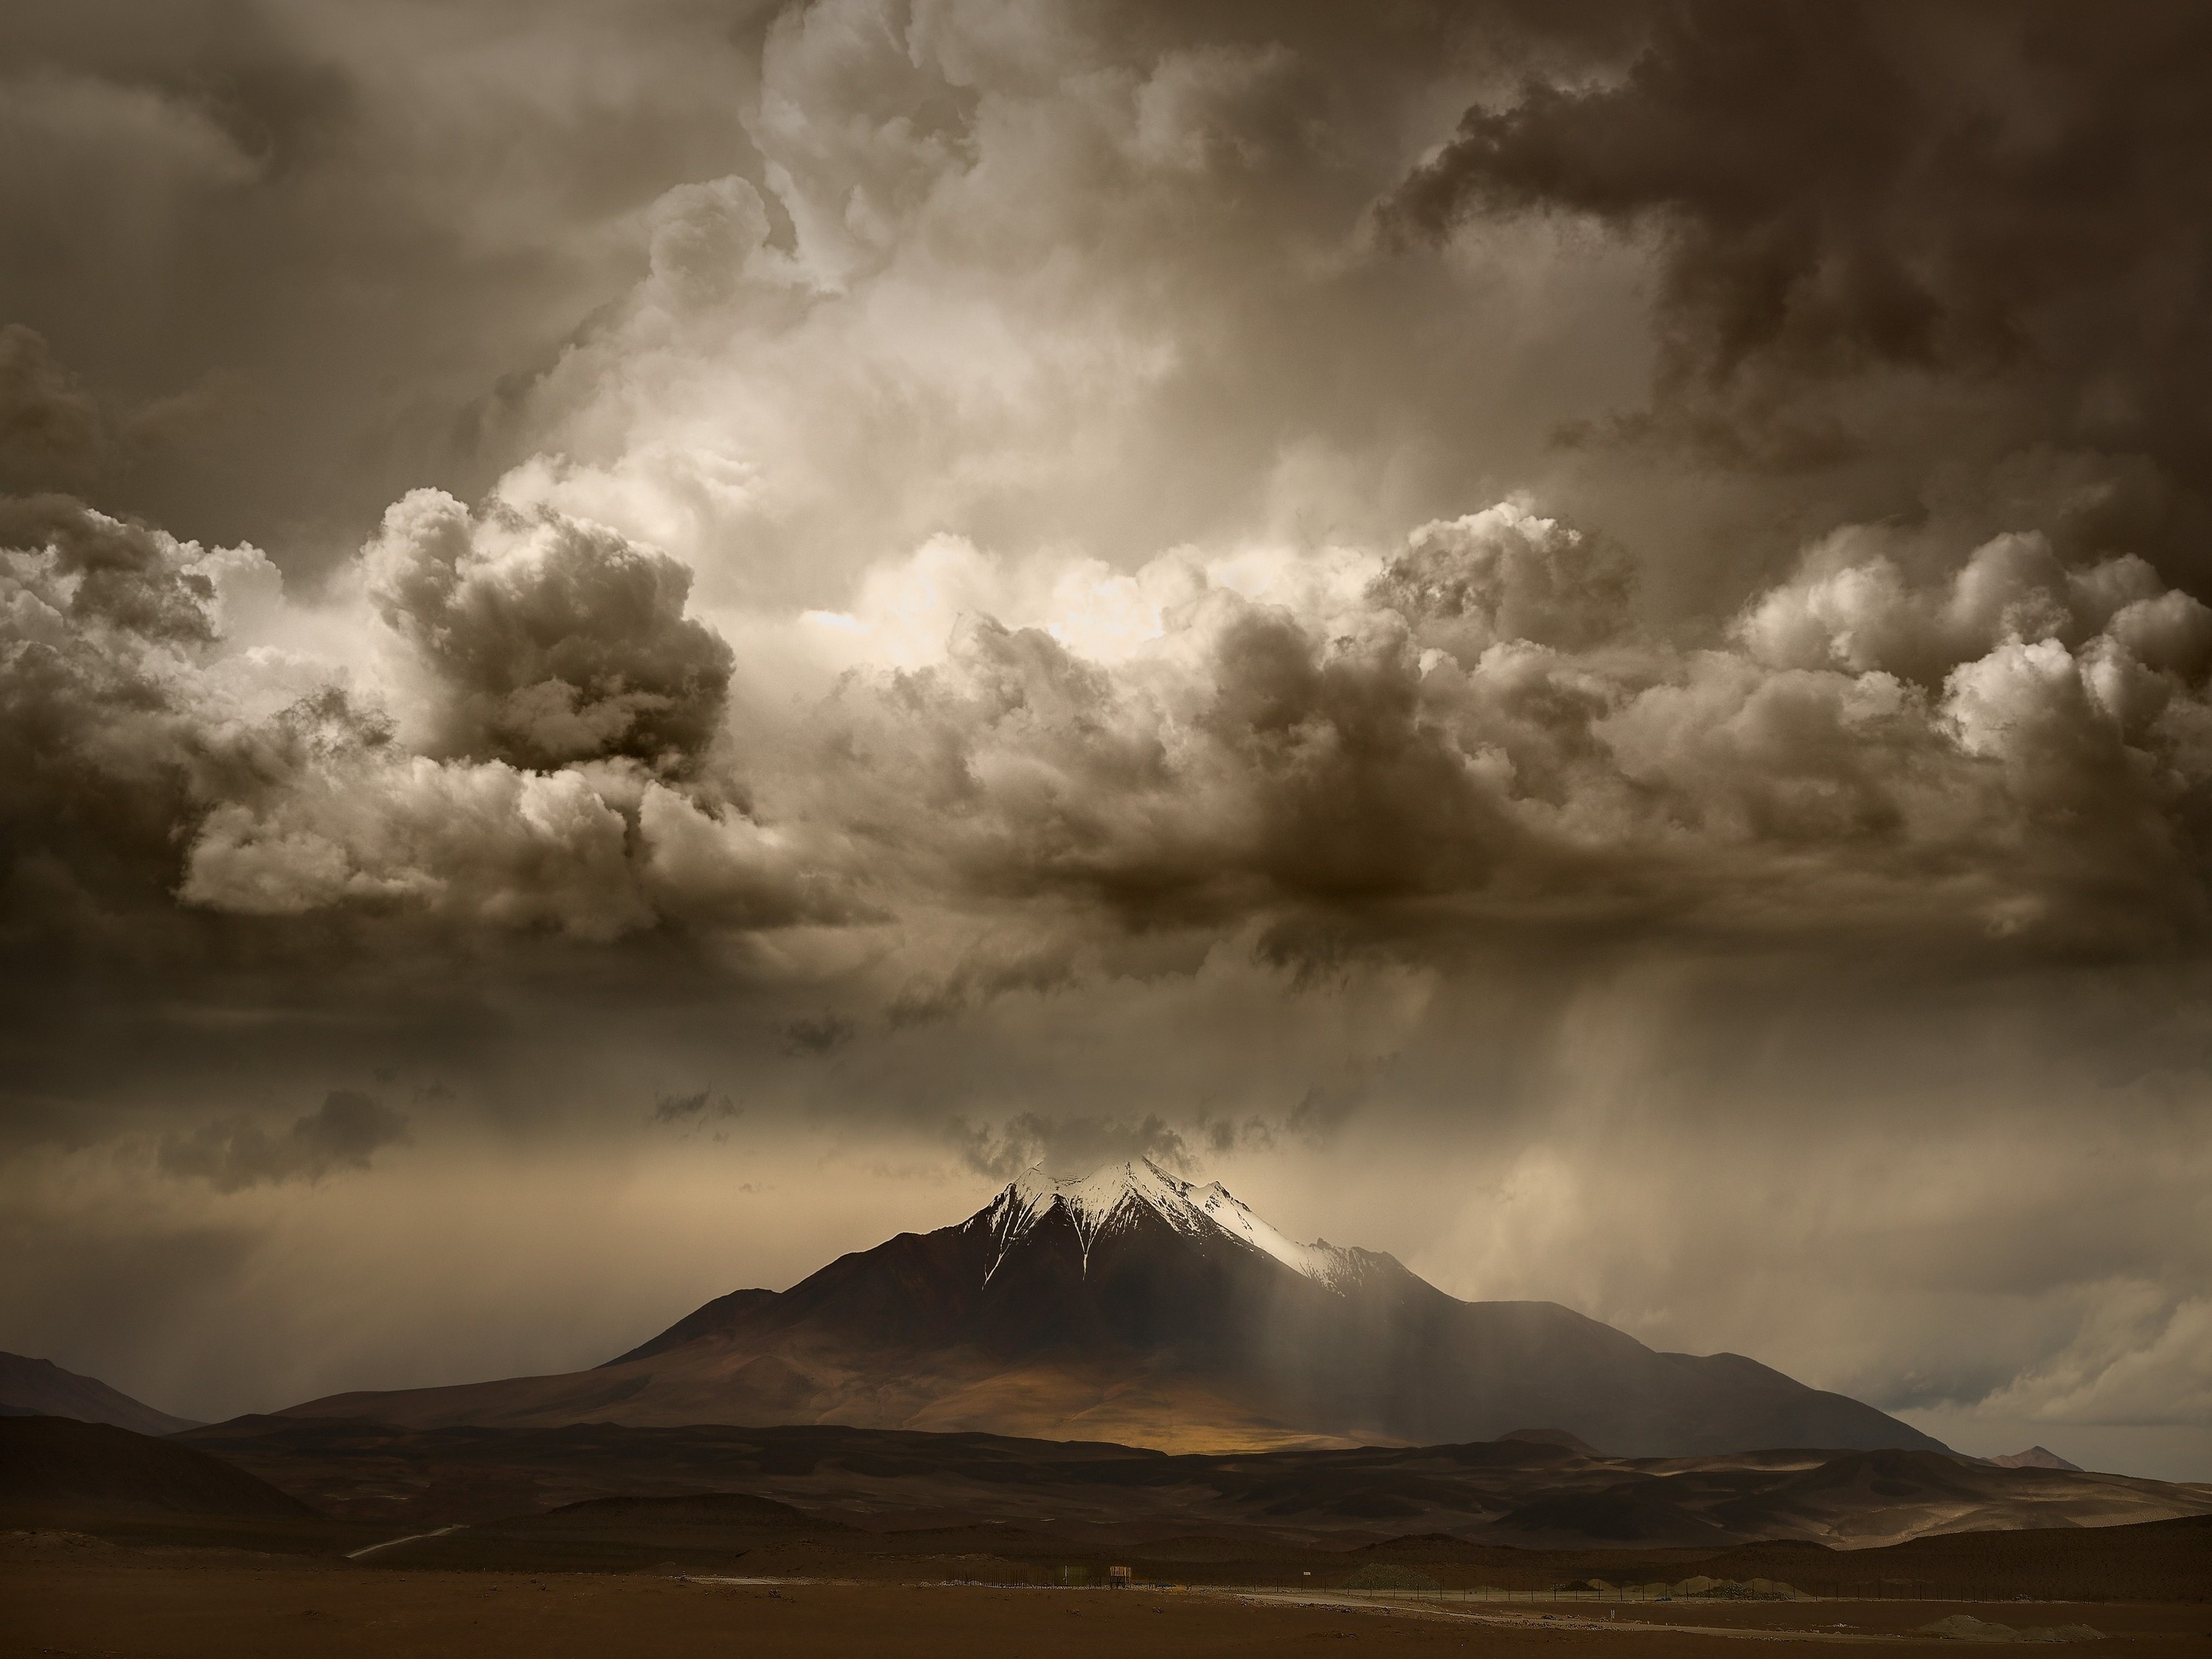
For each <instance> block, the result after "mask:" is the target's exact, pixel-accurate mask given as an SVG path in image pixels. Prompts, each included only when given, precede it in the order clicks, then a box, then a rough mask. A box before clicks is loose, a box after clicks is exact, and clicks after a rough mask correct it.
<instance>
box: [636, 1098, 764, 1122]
mask: <svg viewBox="0 0 2212 1659" xmlns="http://www.w3.org/2000/svg"><path fill="white" fill-rule="evenodd" d="M742 1110H743V1108H741V1107H740V1106H738V1104H737V1103H736V1102H734V1101H732V1099H731V1098H730V1097H728V1096H727V1095H716V1094H715V1093H714V1091H711V1090H708V1089H700V1090H696V1091H694V1092H692V1093H690V1094H688V1095H668V1094H665V1095H661V1096H659V1097H658V1098H656V1099H655V1100H654V1101H653V1111H652V1113H651V1114H650V1116H651V1118H652V1121H653V1122H655V1123H675V1124H686V1125H693V1126H696V1125H698V1124H701V1123H706V1122H710V1121H716V1120H719V1119H722V1118H732V1117H736V1116H737V1115H738V1114H739V1113H740V1112H741V1111H742Z"/></svg>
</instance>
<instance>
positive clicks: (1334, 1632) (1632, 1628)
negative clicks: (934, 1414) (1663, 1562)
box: [0, 1552, 2212, 1659]
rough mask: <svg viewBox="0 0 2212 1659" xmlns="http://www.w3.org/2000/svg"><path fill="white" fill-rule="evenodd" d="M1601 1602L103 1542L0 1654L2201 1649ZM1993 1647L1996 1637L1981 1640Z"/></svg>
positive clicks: (2102, 1611) (35, 1592) (2193, 1630)
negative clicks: (540, 1569)
mask: <svg viewBox="0 0 2212 1659" xmlns="http://www.w3.org/2000/svg"><path fill="white" fill-rule="evenodd" d="M1607 1611H1608V1610H1607V1609H1601V1608H1595V1607H1583V1608H1570V1607H1561V1608H1559V1610H1558V1611H1557V1612H1552V1611H1550V1610H1548V1609H1547V1608H1544V1607H1541V1606H1539V1607H1516V1608H1498V1607H1490V1608H1478V1609H1473V1610H1468V1609H1462V1608H1457V1607H1452V1606H1449V1604H1447V1605H1446V1606H1444V1607H1440V1608H1431V1607H1422V1606H1419V1605H1416V1604H1399V1605H1395V1606H1393V1605H1390V1604H1388V1603H1373V1602H1370V1603H1368V1604H1366V1605H1356V1606H1346V1605H1337V1604H1332V1603H1330V1602H1328V1601H1325V1600H1324V1601H1310V1600H1306V1599H1304V1598H1301V1597H1297V1596H1295V1595H1237V1594H1236V1593H1233V1592H1228V1591H1223V1590H1202V1591H1200V1590H1185V1591H1176V1590H1166V1591H1163V1590H1152V1589H1131V1590H1109V1589H991V1588H984V1587H977V1586H960V1585H928V1586H921V1585H894V1584H884V1583H849V1582H848V1583H823V1582H810V1583H781V1584H760V1583H712V1582H708V1581H704V1580H700V1579H683V1578H675V1577H660V1576H657V1575H651V1574H622V1575H603V1574H560V1573H549V1574H541V1575H534V1576H533V1575H527V1574H520V1573H491V1572H431V1573H420V1572H410V1573H394V1572H391V1571H378V1570H374V1569H370V1568H365V1567H351V1566H338V1565H328V1564H320V1563H318V1564H306V1563H278V1562H273V1561H270V1560H267V1559H261V1560H256V1559H252V1558H249V1557H245V1556H242V1555H239V1554H233V1553H221V1552H210V1553H197V1552H194V1553H186V1552H147V1553H137V1552H115V1553H100V1559H93V1560H82V1559H79V1560H71V1559H65V1556H58V1557H50V1558H49V1559H33V1558H30V1557H28V1556H25V1555H22V1554H21V1553H19V1554H18V1556H17V1558H16V1559H10V1560H9V1561H6V1562H5V1563H0V1655H5V1656H7V1659H15V1656H17V1655H23V1656H33V1655H38V1656H49V1655H50V1656H86V1659H89V1656H95V1655H97V1656H103V1659H201V1656H209V1659H215V1656H221V1659H249V1656H270V1659H276V1656H288V1655H294V1654H297V1655H302V1656H310V1655H312V1656H316V1659H352V1656H356V1655H358V1656H370V1655H376V1656H384V1655H394V1654H405V1655H409V1656H421V1659H441V1656H446V1655H453V1656H457V1659H463V1656H465V1659H497V1656H503V1655H508V1654H514V1655H528V1656H532V1659H565V1656H570V1655H574V1656H594V1659H597V1656H605V1655H623V1656H640V1659H645V1656H662V1655H666V1656H688V1655H694V1654H696V1655H714V1656H717V1659H720V1656H726V1655H728V1654H731V1653H732V1652H737V1653H743V1654H748V1655H783V1654H790V1655H813V1654H822V1655H829V1654H836V1655H858V1654H868V1655H878V1654H879V1655H885V1656H915V1659H921V1656H935V1655H946V1656H952V1655H958V1656H963V1659H964V1656H979V1655H988V1654H1039V1653H1052V1654H1069V1655H1081V1654H1127V1653H1143V1654H1146V1655H1148V1656H1154V1659H1170V1656H1180V1655H1201V1654H1202V1655H1222V1656H1229V1655H1245V1654H1249V1655H1261V1654H1282V1653H1286V1652H1287V1653H1299V1652H1313V1651H1316V1650H1318V1651H1322V1652H1327V1651H1331V1650H1332V1649H1331V1648H1329V1647H1325V1646H1319V1645H1318V1644H1334V1643H1336V1642H1346V1643H1356V1644H1359V1648H1358V1650H1363V1651H1383V1652H1399V1651H1419V1652H1437V1653H1443V1652H1448V1651H1452V1650H1463V1649H1479V1650H1483V1651H1485V1652H1489V1653H1505V1654H1514V1653H1523V1652H1526V1653H1541V1654H1545V1655H1551V1656H1560V1659H1565V1656H1567V1655H1571V1654H1574V1653H1577V1652H1587V1653H1589V1654H1592V1655H1594V1656H1595V1655H1603V1656H1617V1659H1671V1656H1675V1655H1681V1654H1688V1653H1701V1654H1702V1653H1713V1654H1728V1653H1731V1652H1738V1651H1741V1650H1742V1649H1743V1647H1744V1646H1745V1644H1747V1642H1756V1643H1757V1644H1758V1646H1757V1647H1756V1648H1755V1649H1754V1650H1753V1651H1754V1652H1755V1653H1771V1652H1772V1651H1774V1650H1775V1648H1776V1647H1777V1645H1784V1646H1790V1647H1800V1648H1804V1649H1808V1650H1810V1649H1832V1648H1834V1647H1837V1646H1842V1645H1849V1646H1856V1647H1864V1646H1870V1645H1871V1646H1879V1647H1888V1648H1894V1649H1896V1650H1899V1651H1911V1652H1919V1653H1926V1652H1930V1651H1934V1650H1940V1649H1942V1648H1944V1647H1957V1646H1965V1645H1971V1646H1973V1647H1977V1648H1979V1647H1981V1646H1983V1645H1984V1643H1982V1642H1979V1641H1973V1642H1961V1641H1959V1640H1957V1639H1956V1638H1942V1637H1937V1636H1933V1635H1929V1634H1926V1633H1924V1627H1925V1626H1929V1624H1931V1623H1933V1622H1935V1621H1936V1620H1942V1619H1945V1618H1948V1617H1953V1616H1955V1615H1958V1614H1961V1613H1964V1614H1966V1615H1967V1616H1969V1617H1973V1618H1977V1619H1979V1620H1983V1621H1984V1622H1985V1623H1990V1624H1995V1623H2003V1624H2006V1625H2008V1626H2010V1627H2011V1628H2013V1629H2015V1630H2016V1631H2017V1630H2023V1629H2027V1628H2030V1627H2059V1626H2087V1627H2091V1628H2093V1629H2094V1630H2095V1631H2096V1632H2098V1634H2099V1637H2100V1638H2101V1639H2100V1640H2096V1641H2091V1640H2089V1639H2088V1638H2087V1637H2086V1636H2082V1637H2080V1638H2077V1642H2075V1643H2069V1644H2067V1645H2068V1646H2069V1647H2071V1646H2075V1645H2077V1644H2078V1645H2081V1646H2085V1647H2088V1648H2091V1649H2093V1650H2096V1651H2098V1652H2100V1653H2104V1654H2106V1655H2108V1656H2112V1659H2123V1656H2129V1659H2133V1656H2142V1659H2150V1656H2154V1655H2165V1654H2174V1655H2177V1656H2178V1655H2180V1654H2184V1653H2197V1652H2202V1651H2203V1650H2204V1644H2205V1642H2206V1639H2207V1637H2208V1634H2212V1609H2208V1608H2207V1607H2204V1606H2203V1605H2202V1604H2195V1605H2191V1604H2179V1605H2176V1604H2163V1605H2161V1604H2117V1603H2094V1604H2086V1605H2065V1604H2057V1603H2040V1604H2037V1603H2006V1604H2001V1605H1998V1604H1989V1603H1978V1604H1965V1603H1957V1602H1927V1601H1817V1602H1798V1603H1794V1604H1787V1605H1764V1606H1727V1605H1722V1604H1700V1603H1677V1604H1674V1605H1672V1606H1660V1607H1629V1608H1621V1609H1619V1610H1617V1614H1616V1616H1614V1617H1613V1618H1611V1619H1608V1618H1607ZM1992 1645H2003V1646H2005V1647H2008V1648H2010V1647H2013V1646H2015V1645H2016V1644H2015V1643H2012V1642H2004V1643H2002V1644H1992Z"/></svg>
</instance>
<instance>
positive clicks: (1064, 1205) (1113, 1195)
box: [982, 1158, 1357, 1287]
mask: <svg viewBox="0 0 2212 1659" xmlns="http://www.w3.org/2000/svg"><path fill="white" fill-rule="evenodd" d="M1054 1209H1059V1210H1060V1211H1061V1212H1063V1213H1064V1214H1066V1217H1067V1219H1068V1220H1069V1222H1070V1223H1072V1224H1073V1226H1074V1228H1075V1233H1076V1237H1078V1238H1079V1239H1080V1240H1081V1241H1082V1245H1083V1259H1084V1265H1085V1268H1086V1270H1087V1269H1088V1267H1089V1266H1090V1261H1091V1245H1092V1244H1093V1243H1096V1242H1097V1239H1098V1237H1100V1235H1102V1234H1103V1233H1105V1232H1108V1231H1110V1230H1112V1229H1114V1228H1115V1227H1116V1226H1119V1225H1129V1223H1130V1222H1131V1221H1132V1220H1133V1218H1135V1217H1136V1216H1137V1215H1139V1214H1140V1213H1143V1212H1150V1213H1151V1214H1152V1215H1154V1216H1157V1217H1158V1218H1159V1219H1160V1220H1162V1221H1164V1222H1165V1223H1167V1225H1169V1226H1170V1227H1172V1228H1174V1229H1175V1230H1176V1231H1177V1232H1179V1233H1182V1234H1183V1235H1185V1236H1186V1237H1194V1238H1211V1237H1227V1238H1229V1239H1231V1240H1232V1241H1234V1242H1235V1243H1238V1244H1241V1245H1243V1246H1244V1247H1245V1248H1246V1249H1253V1250H1257V1251H1259V1252H1261V1254H1262V1255H1269V1256H1273V1258H1274V1259H1275V1260H1276V1261H1279V1262H1281V1263H1282V1264H1283V1265H1284V1266H1285V1267H1288V1268H1290V1269H1291V1271H1292V1272H1293V1273H1303V1274H1304V1275H1305V1277H1307V1278H1308V1279H1315V1280H1316V1281H1318V1282H1319V1283H1321V1284H1323V1285H1330V1286H1333V1287H1334V1286H1337V1285H1341V1284H1342V1283H1344V1282H1345V1281H1346V1280H1347V1279H1350V1278H1351V1277H1352V1276H1353V1274H1354V1272H1355V1270H1356V1266H1357V1264H1356V1261H1355V1260H1354V1258H1353V1255H1352V1252H1351V1251H1349V1250H1341V1249H1337V1248H1336V1247H1335V1246H1334V1245H1332V1244H1329V1243H1327V1242H1326V1241H1323V1240H1316V1242H1315V1243H1311V1244H1301V1243H1297V1242H1296V1241H1295V1240H1293V1239H1291V1238H1290V1237H1286V1236H1285V1234H1283V1233H1282V1232H1280V1231H1278V1230H1277V1229H1275V1228H1273V1227H1272V1226H1270V1225H1268V1224H1267V1222H1265V1221H1262V1220H1261V1218H1259V1217H1258V1216H1256V1215H1255V1214H1254V1213H1253V1212H1251V1211H1250V1210H1249V1209H1248V1208H1247V1207H1246V1206H1244V1205H1243V1203H1242V1202H1241V1201H1240V1200H1237V1197H1236V1196H1235V1195H1234V1194H1231V1192H1230V1191H1229V1189H1228V1188H1225V1187H1224V1186H1223V1185H1222V1184H1221V1183H1220V1182H1218V1181H1217V1182H1212V1183H1210V1184H1208V1185H1206V1186H1204V1187H1200V1186H1198V1185H1196V1184H1195V1183H1194V1182H1188V1181H1182V1180H1178V1179H1177V1178H1176V1176H1171V1175H1170V1174H1169V1173H1168V1172H1167V1171H1166V1170H1163V1169H1162V1168H1160V1166H1159V1165H1158V1164H1155V1163H1153V1162H1152V1159H1150V1158H1138V1159H1135V1160H1133V1161H1132V1162H1129V1163H1127V1164H1109V1165H1108V1166H1106V1167H1105V1168H1103V1169H1099V1170H1092V1171H1091V1173H1090V1174H1089V1175H1087V1176H1077V1177H1075V1178H1073V1179H1071V1180H1057V1179H1054V1177H1053V1176H1049V1175H1048V1174H1046V1173H1045V1170H1044V1167H1043V1166H1042V1164H1040V1165H1038V1166H1037V1167H1036V1169H1033V1170H1024V1172H1023V1173H1022V1174H1021V1175H1019V1176H1016V1177H1015V1178H1014V1179H1013V1180H1012V1182H1008V1183H1007V1185H1006V1188H1005V1190H1004V1191H1002V1192H1001V1193H1000V1194H999V1195H998V1197H997V1198H996V1199H994V1200H992V1202H991V1205H990V1207H989V1208H987V1210H985V1211H984V1212H983V1217H982V1218H983V1219H985V1220H987V1222H988V1224H989V1225H990V1228H991V1231H992V1233H993V1236H994V1237H995V1238H996V1239H997V1241H998V1245H999V1251H998V1256H997V1258H996V1260H994V1261H993V1263H992V1267H991V1272H992V1273H997V1272H998V1268H999V1263H1000V1262H1001V1261H1005V1260H1006V1252H1007V1251H1008V1250H1010V1249H1012V1248H1013V1246H1014V1245H1015V1244H1016V1243H1019V1242H1020V1240H1021V1239H1022V1238H1023V1237H1025V1236H1026V1235H1027V1234H1028V1233H1029V1232H1030V1231H1031V1230H1032V1229H1034V1228H1035V1227H1036V1225H1038V1223H1040V1222H1042V1220H1043V1219H1044V1218H1046V1217H1047V1216H1048V1215H1050V1214H1051V1213H1052V1212H1053V1211H1054ZM985 1279H986V1282H988V1279H989V1275H988V1274H987V1275H986V1276H985Z"/></svg>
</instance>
